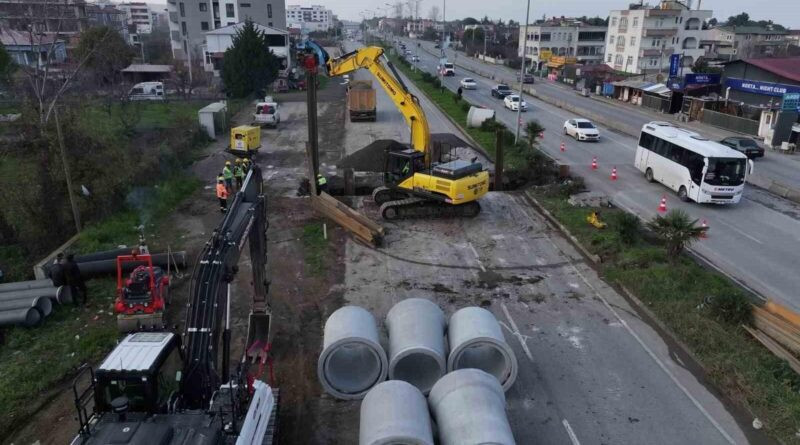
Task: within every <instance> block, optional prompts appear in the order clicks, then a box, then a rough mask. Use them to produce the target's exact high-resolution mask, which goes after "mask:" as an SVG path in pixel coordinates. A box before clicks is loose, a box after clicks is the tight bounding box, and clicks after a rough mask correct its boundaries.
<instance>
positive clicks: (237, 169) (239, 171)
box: [233, 158, 244, 190]
mask: <svg viewBox="0 0 800 445" xmlns="http://www.w3.org/2000/svg"><path fill="white" fill-rule="evenodd" d="M233 177H234V178H236V190H241V189H242V181H244V167H242V160H241V159H239V158H236V164H235V165H234V166H233Z"/></svg>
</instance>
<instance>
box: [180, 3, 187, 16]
mask: <svg viewBox="0 0 800 445" xmlns="http://www.w3.org/2000/svg"><path fill="white" fill-rule="evenodd" d="M178 8H179V9H180V10H181V17H186V7H185V6H184V5H183V2H180V3H178Z"/></svg>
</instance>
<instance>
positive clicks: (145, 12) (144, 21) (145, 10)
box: [117, 2, 154, 34]
mask: <svg viewBox="0 0 800 445" xmlns="http://www.w3.org/2000/svg"><path fill="white" fill-rule="evenodd" d="M117 8H118V9H119V10H121V11H124V12H125V16H126V19H127V23H128V25H133V26H135V27H136V33H137V34H150V33H151V32H152V31H153V26H154V23H153V13H154V11H151V10H150V5H148V4H147V3H144V2H130V3H120V4H119V5H117Z"/></svg>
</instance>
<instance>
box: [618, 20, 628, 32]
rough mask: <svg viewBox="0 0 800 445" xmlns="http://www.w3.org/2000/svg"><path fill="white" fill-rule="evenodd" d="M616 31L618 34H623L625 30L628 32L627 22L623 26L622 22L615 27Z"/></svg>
mask: <svg viewBox="0 0 800 445" xmlns="http://www.w3.org/2000/svg"><path fill="white" fill-rule="evenodd" d="M617 32H618V33H620V34H625V33H626V32H628V24H627V23H626V24H625V25H624V26H623V25H622V23H620V24H619V27H618V28H617Z"/></svg>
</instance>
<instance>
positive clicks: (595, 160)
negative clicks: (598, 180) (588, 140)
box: [592, 156, 597, 170]
mask: <svg viewBox="0 0 800 445" xmlns="http://www.w3.org/2000/svg"><path fill="white" fill-rule="evenodd" d="M592 170H597V156H595V157H593V158H592Z"/></svg>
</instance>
